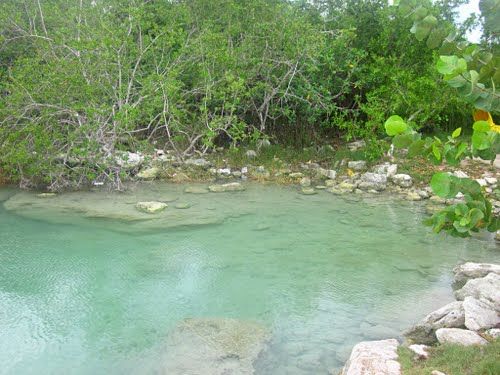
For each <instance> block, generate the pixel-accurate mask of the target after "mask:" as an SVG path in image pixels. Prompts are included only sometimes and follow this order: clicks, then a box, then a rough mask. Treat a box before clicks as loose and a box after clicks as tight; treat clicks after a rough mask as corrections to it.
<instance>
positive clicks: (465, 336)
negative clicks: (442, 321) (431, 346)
mask: <svg viewBox="0 0 500 375" xmlns="http://www.w3.org/2000/svg"><path fill="white" fill-rule="evenodd" d="M436 337H437V339H438V341H439V343H440V344H458V345H464V346H470V345H486V344H487V343H488V341H486V340H485V339H484V338H482V337H481V336H479V335H478V334H477V333H476V332H473V331H469V330H467V329H460V328H440V329H438V330H437V331H436Z"/></svg>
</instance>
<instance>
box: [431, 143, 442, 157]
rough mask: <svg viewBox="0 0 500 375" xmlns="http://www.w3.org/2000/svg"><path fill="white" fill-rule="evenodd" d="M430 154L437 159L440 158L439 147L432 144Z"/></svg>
mask: <svg viewBox="0 0 500 375" xmlns="http://www.w3.org/2000/svg"><path fill="white" fill-rule="evenodd" d="M432 154H433V155H434V157H435V158H436V159H437V160H441V151H440V150H439V147H438V146H437V145H435V144H433V145H432Z"/></svg>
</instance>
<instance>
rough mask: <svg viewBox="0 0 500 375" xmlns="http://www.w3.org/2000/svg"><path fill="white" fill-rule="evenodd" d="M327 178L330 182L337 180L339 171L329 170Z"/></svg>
mask: <svg viewBox="0 0 500 375" xmlns="http://www.w3.org/2000/svg"><path fill="white" fill-rule="evenodd" d="M326 177H328V178H329V179H330V180H335V178H336V177H337V171H334V170H333V169H329V170H328V173H327V175H326Z"/></svg>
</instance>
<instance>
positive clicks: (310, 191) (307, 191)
mask: <svg viewBox="0 0 500 375" xmlns="http://www.w3.org/2000/svg"><path fill="white" fill-rule="evenodd" d="M300 194H303V195H314V194H318V192H317V191H316V190H314V188H312V187H302V189H300Z"/></svg>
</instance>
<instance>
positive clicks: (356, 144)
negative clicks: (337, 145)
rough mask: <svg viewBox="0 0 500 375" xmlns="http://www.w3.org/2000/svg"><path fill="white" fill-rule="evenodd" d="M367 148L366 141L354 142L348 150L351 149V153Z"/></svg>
mask: <svg viewBox="0 0 500 375" xmlns="http://www.w3.org/2000/svg"><path fill="white" fill-rule="evenodd" d="M365 146H366V143H365V141H354V142H351V143H348V144H347V148H348V149H349V151H357V150H359V149H360V148H363V147H365Z"/></svg>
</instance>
